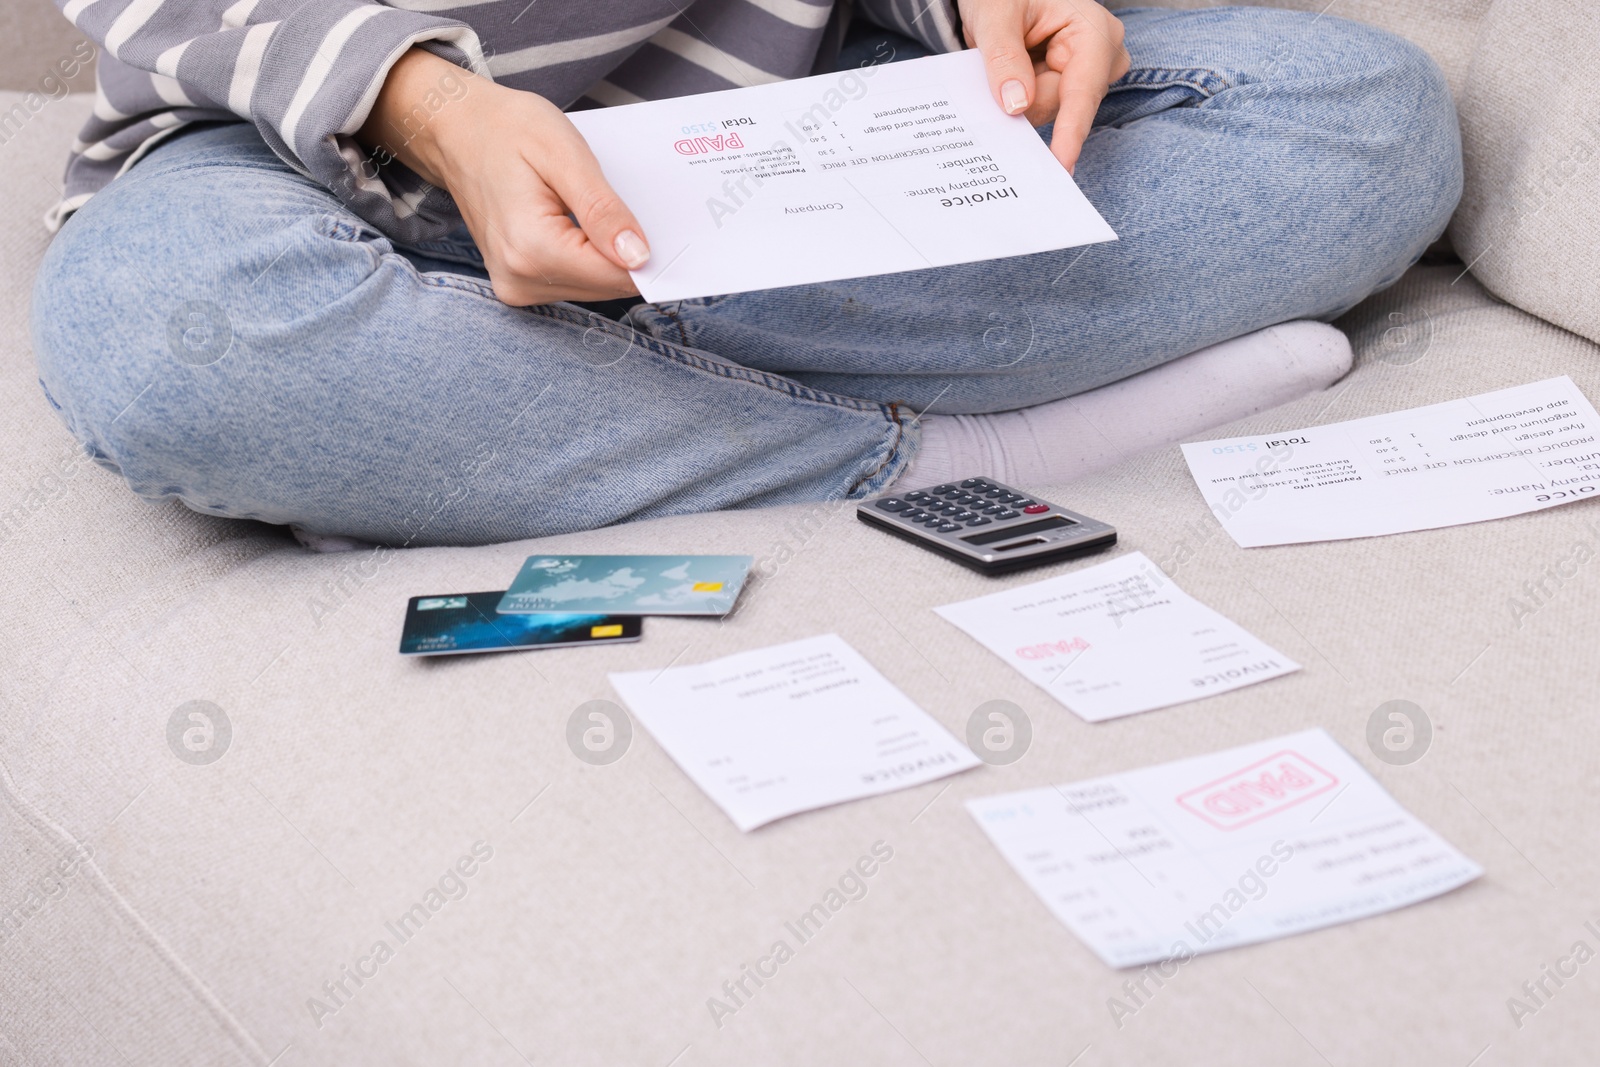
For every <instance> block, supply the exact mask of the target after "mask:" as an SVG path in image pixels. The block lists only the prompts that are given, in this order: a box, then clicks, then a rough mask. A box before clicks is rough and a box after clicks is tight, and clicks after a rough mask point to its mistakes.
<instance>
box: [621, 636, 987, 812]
mask: <svg viewBox="0 0 1600 1067" xmlns="http://www.w3.org/2000/svg"><path fill="white" fill-rule="evenodd" d="M611 684H612V686H613V687H615V689H616V690H617V692H618V693H619V694H621V696H622V699H623V700H624V701H625V702H626V703H627V705H628V710H629V711H631V712H632V713H633V714H634V715H635V716H636V717H637V718H638V720H639V721H640V722H641V723H643V724H644V727H645V729H647V730H649V731H650V735H651V736H652V737H654V738H655V739H656V741H657V742H658V743H660V745H661V747H662V748H664V749H666V751H667V754H668V755H669V756H671V757H672V758H673V760H674V761H675V762H676V763H677V764H678V766H679V767H681V768H683V771H684V773H685V774H687V775H688V776H689V777H690V778H692V779H693V780H694V783H695V784H696V785H698V786H699V787H700V788H701V789H703V790H705V792H706V794H707V795H708V796H710V797H711V799H712V800H714V801H716V803H717V806H718V807H720V808H721V809H722V810H723V811H725V812H727V813H728V817H729V818H731V819H732V820H733V822H734V825H736V826H738V827H739V829H740V830H753V829H755V828H756V827H758V826H762V825H764V824H766V823H769V822H772V821H773V820H774V819H781V818H783V817H784V816H785V815H793V814H795V813H797V812H802V811H810V810H812V809H814V808H822V807H827V806H828V805H830V804H838V803H840V802H841V801H846V800H856V799H859V798H861V797H870V796H877V795H879V794H880V793H891V792H894V791H895V790H897V789H905V788H906V787H908V786H913V785H921V784H923V783H924V782H931V781H934V780H935V779H938V778H943V777H945V776H946V775H949V774H954V773H956V772H957V771H963V770H966V769H967V768H968V767H975V766H977V765H978V762H979V761H978V758H977V757H976V756H974V755H973V754H972V752H971V751H970V750H969V749H968V748H967V747H966V746H965V745H963V744H961V742H959V741H957V740H956V739H955V738H954V737H953V736H951V734H950V732H949V731H948V730H946V729H945V728H944V727H943V726H940V725H939V723H938V722H936V721H935V720H934V719H933V718H932V717H931V716H929V715H928V713H927V712H925V711H923V710H922V709H921V708H919V707H917V706H916V705H915V704H913V703H912V702H911V700H910V698H908V697H907V696H906V695H905V694H904V693H902V692H900V690H898V689H896V688H895V687H894V686H893V685H892V684H891V683H890V682H889V680H888V679H887V678H885V677H884V676H883V675H881V674H879V673H878V672H877V670H876V669H874V668H873V666H872V664H870V663H868V662H867V661H866V660H865V659H863V658H862V657H861V655H860V654H859V653H857V652H856V650H855V649H853V648H851V647H850V646H849V645H847V644H845V642H844V641H843V639H841V638H840V637H838V636H837V635H836V634H827V635H824V636H822V637H812V638H808V639H806V640H804V641H794V642H791V643H789V644H786V645H776V646H774V647H772V648H763V649H757V650H756V651H753V652H741V653H739V654H738V655H734V656H727V657H725V658H723V659H718V660H712V661H711V662H710V663H702V664H699V665H698V666H693V667H670V668H668V669H666V670H662V671H633V672H629V673H626V674H613V675H611Z"/></svg>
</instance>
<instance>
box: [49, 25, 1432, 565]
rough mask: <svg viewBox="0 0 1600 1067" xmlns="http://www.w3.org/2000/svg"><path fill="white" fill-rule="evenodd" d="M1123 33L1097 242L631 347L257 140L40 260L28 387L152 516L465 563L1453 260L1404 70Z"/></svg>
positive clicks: (858, 461)
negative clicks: (496, 279) (481, 553)
mask: <svg viewBox="0 0 1600 1067" xmlns="http://www.w3.org/2000/svg"><path fill="white" fill-rule="evenodd" d="M1124 20H1125V22H1126V24H1127V47H1128V50H1129V52H1130V53H1131V55H1132V60H1133V69H1132V70H1131V71H1130V72H1129V73H1128V75H1127V76H1126V77H1125V78H1123V79H1122V80H1121V81H1119V82H1118V83H1117V84H1116V85H1115V86H1114V87H1113V89H1112V91H1111V93H1110V94H1109V95H1108V96H1107V98H1106V100H1105V103H1104V105H1103V106H1102V107H1101V109H1100V114H1099V116H1098V122H1097V127H1096V129H1095V130H1094V132H1093V134H1092V135H1091V136H1090V139H1089V142H1088V145H1087V146H1086V148H1085V149H1084V152H1083V156H1082V160H1081V162H1080V164H1079V166H1078V172H1077V180H1078V182H1079V184H1080V185H1081V186H1082V187H1083V189H1084V192H1085V193H1086V194H1087V195H1088V197H1089V199H1090V201H1091V202H1093V203H1094V204H1095V205H1096V206H1097V207H1098V208H1099V209H1100V211H1101V212H1102V213H1103V214H1104V215H1105V216H1106V218H1107V220H1108V221H1109V222H1110V223H1111V225H1112V227H1113V228H1114V229H1115V230H1116V231H1117V233H1118V234H1119V235H1120V237H1121V239H1120V240H1119V241H1117V242H1115V243H1110V244H1102V245H1094V246H1091V247H1089V248H1083V249H1068V250H1065V251H1062V252H1053V253H1046V254H1041V255H1034V256H1025V257H1019V258H1015V259H1009V260H999V261H989V262H983V263H973V264H968V265H964V266H957V267H941V268H938V269H933V270H925V271H918V272H914V273H909V274H895V275H891V276H885V277H871V278H859V279H855V280H851V281H842V282H831V283H828V284H824V285H810V286H801V287H796V288H788V289H777V290H769V291H765V292H756V293H743V294H736V295H732V296H719V297H711V298H707V299H700V300H683V301H675V302H671V303H665V304H639V305H637V306H635V307H633V308H631V309H630V310H629V311H628V312H627V314H626V315H625V316H624V317H623V318H622V320H621V321H616V320H613V319H611V318H608V317H607V316H605V315H603V314H600V313H599V312H597V311H595V310H592V309H585V308H582V307H578V306H575V305H572V304H552V305H548V306H542V307H531V308H511V307H506V306H505V305H503V304H501V303H499V302H498V301H497V300H495V298H494V296H493V294H492V292H491V290H490V287H489V285H488V284H487V281H486V275H485V274H484V272H483V269H482V260H481V258H480V257H479V255H478V252H477V250H476V249H475V248H474V247H473V245H472V243H471V241H470V239H469V238H467V237H466V236H464V235H463V236H461V237H459V238H457V239H452V240H444V241H439V242H436V243H430V244H428V245H425V246H421V247H415V248H397V247H396V246H395V245H394V244H392V243H391V242H390V241H389V240H388V239H387V238H385V237H384V236H382V235H381V234H379V233H376V232H374V231H373V230H372V229H371V227H369V226H367V225H366V224H365V223H363V222H362V221H361V220H360V219H359V218H357V217H356V216H354V215H352V214H351V213H350V212H349V211H347V210H346V209H345V208H344V207H343V206H342V205H341V203H340V201H339V200H338V199H337V198H336V197H335V196H334V195H333V194H332V193H330V192H329V191H328V190H326V189H324V188H323V187H321V186H319V185H317V184H315V183H313V182H311V181H308V180H307V179H306V178H304V177H302V176H301V175H299V174H297V173H296V172H295V171H294V170H293V169H291V168H290V167H288V166H287V165H285V164H284V163H283V162H282V161H281V160H279V159H278V158H277V157H276V156H275V155H274V154H273V153H272V152H271V151H270V150H269V149H268V148H267V146H266V145H265V144H264V143H263V142H262V141H261V140H260V139H259V138H258V137H257V136H256V134H255V132H254V130H253V129H252V128H251V127H250V126H248V125H244V124H240V125H228V126H218V127H210V128H205V129H200V130H197V131H194V132H191V133H188V134H186V135H184V136H180V137H178V138H176V139H174V140H172V141H170V142H168V143H166V144H165V145H163V146H161V147H159V148H158V149H156V150H155V151H153V152H152V153H151V154H150V155H149V156H147V157H146V158H145V159H144V160H143V161H141V162H140V163H138V164H137V165H136V166H135V167H134V168H133V169H132V170H130V171H129V172H128V173H127V174H126V175H124V176H123V177H121V178H119V179H117V181H116V182H115V183H114V184H113V185H111V186H110V187H109V188H108V189H106V190H105V191H103V192H101V193H100V194H99V195H97V196H96V197H95V198H94V199H93V200H91V201H90V202H89V203H88V204H87V205H86V206H85V207H84V208H83V209H82V210H81V211H80V212H78V214H77V215H76V216H75V217H73V218H72V220H71V221H70V222H68V224H67V225H66V227H65V228H64V230H63V231H62V232H61V233H60V234H59V235H58V236H57V238H56V239H55V241H54V243H53V244H52V246H51V248H50V251H49V254H48V256H47V257H46V259H45V262H44V265H43V267H42V269H41V271H40V273H39V277H38V281H37V285H36V288H35V291H34V307H33V332H34V348H35V351H36V353H37V354H38V361H39V375H40V380H41V383H42V384H43V386H44V388H45V391H46V394H47V396H48V397H49V399H50V402H51V403H52V404H53V405H55V407H56V408H57V409H58V411H59V412H60V415H61V417H62V418H63V420H64V421H65V422H66V424H67V425H68V427H69V428H70V429H71V430H72V432H73V433H74V434H75V435H77V437H78V438H79V439H80V440H82V441H83V442H84V444H85V445H86V446H87V447H88V448H89V449H90V451H91V452H92V454H93V455H94V456H95V457H96V458H97V459H99V460H100V461H101V462H102V463H104V464H105V465H107V466H109V467H112V468H114V469H115V470H117V471H119V472H120V473H121V475H122V476H123V477H124V478H125V479H126V480H127V482H128V484H129V486H131V487H132V489H133V490H134V491H135V492H137V493H140V494H142V495H144V496H147V497H151V498H163V497H176V498H178V499H181V500H182V501H183V502H184V503H185V504H187V505H188V506H189V507H191V508H193V509H195V510H196V511H201V512H206V513H209V514H214V515H225V516H233V517H238V518H251V519H259V520H264V521H266V522H271V523H298V524H300V525H302V526H305V527H307V528H309V529H310V530H312V531H315V532H318V533H324V534H342V535H346V536H351V537H357V538H362V539H365V540H369V541H377V542H384V543H388V544H395V545H431V544H480V543H486V542H494V541H504V540H511V539H516V538H523V537H532V536H539V535H546V534H555V533H563V532H569V531H574V530H582V529H589V528H593V527H596V526H601V525H604V524H608V523H614V522H619V521H623V520H629V519H638V518H645V517H650V516H658V515H666V514H674V513H683V512H698V511H711V510H715V509H720V508H730V507H750V506H759V505H770V504H781V503H788V502H796V501H809V500H818V499H825V498H839V497H844V496H860V495H865V494H869V493H872V492H874V491H877V490H880V489H882V488H883V487H885V486H887V485H888V484H889V483H890V482H891V481H892V480H893V479H894V478H895V477H896V476H897V475H898V474H899V473H900V471H901V470H902V469H903V467H904V465H905V464H906V462H907V461H908V459H909V458H910V456H911V455H912V453H913V452H914V450H915V448H916V446H917V440H918V436H917V435H918V427H917V425H916V423H915V415H914V414H913V413H914V412H922V411H935V412H987V411H1000V410H1005V409H1010V408H1017V407H1021V406H1025V405H1030V404H1036V403H1040V402H1042V401H1047V400H1053V399H1056V398H1059V397H1064V396H1068V395H1071V394H1073V393H1077V392H1081V391H1083V390H1087V389H1093V388H1095V387H1096V386H1099V385H1104V384H1106V383H1108V382H1111V381H1115V380H1117V379H1120V378H1124V377H1126V376H1128V375H1130V374H1134V373H1136V372H1138V371H1141V370H1145V369H1146V368H1149V367H1153V366H1155V365H1157V364H1160V363H1162V362H1164V361H1166V360H1170V359H1173V358H1175V357H1177V356H1180V355H1183V354H1185V353H1187V352H1191V351H1194V350H1195V349H1198V348H1201V347H1204V346H1206V345H1209V344H1213V343H1215V342H1218V341H1222V340H1225V339H1227V338H1229V337H1234V336H1238V335H1240V334H1243V333H1247V332H1249V331H1253V330H1256V329H1260V328H1262V327H1265V326H1268V325H1271V324H1273V323H1277V322H1282V321H1285V320H1288V319H1298V318H1323V319H1326V318H1331V317H1333V316H1335V315H1337V314H1339V313H1340V312H1342V311H1343V310H1345V309H1347V308H1349V307H1351V306H1352V305H1354V304H1355V303H1357V302H1358V301H1360V300H1361V299H1362V298H1363V297H1365V296H1367V295H1368V294H1369V293H1372V292H1373V291H1375V290H1377V289H1379V288H1382V287H1383V286H1386V285H1388V284H1390V283H1392V282H1393V281H1395V280H1396V279H1397V278H1398V277H1399V276H1400V275H1401V273H1402V272H1403V271H1404V270H1405V269H1406V268H1407V267H1408V266H1409V265H1410V264H1411V263H1413V262H1414V261H1415V260H1416V259H1417V258H1418V256H1420V255H1421V253H1422V252H1423V250H1424V249H1425V248H1426V247H1427V246H1428V245H1429V243H1431V242H1432V241H1433V240H1434V239H1436V238H1437V237H1438V236H1439V234H1440V233H1441V232H1442V231H1443V230H1444V227H1445V224H1446V222H1447V220H1448V219H1449V217H1450V214H1451V212H1452V210H1453V208H1454V206H1455V203H1456V199H1457V197H1458V196H1459V193H1460V188H1461V164H1460V145H1459V138H1458V134H1457V128H1456V121H1455V113H1454V109H1453V107H1452V104H1451V100H1450V96H1449V93H1448V91H1447V89H1446V87H1445V83H1444V79H1443V78H1442V76H1441V75H1440V73H1439V71H1438V69H1437V68H1436V67H1435V66H1434V64H1433V63H1432V62H1431V61H1430V60H1429V59H1428V58H1427V57H1426V56H1425V55H1424V54H1423V53H1422V52H1421V51H1420V50H1419V49H1417V48H1416V47H1415V46H1413V45H1411V44H1408V43H1406V42H1405V41H1402V40H1401V39H1399V38H1397V37H1394V36H1391V35H1389V34H1387V33H1384V32H1382V31H1379V30H1376V29H1373V28H1371V27H1367V26H1363V25H1360V24H1357V23H1353V22H1347V21H1343V20H1341V19H1337V18H1329V17H1323V18H1318V17H1314V16H1312V15H1309V14H1303V13H1296V12H1284V11H1274V10H1270V9H1261V8H1217V9H1209V10H1203V11H1192V12H1184V11H1167V10H1156V9H1141V10H1137V11H1132V12H1127V13H1125V14H1124ZM1042 132H1043V133H1044V135H1045V136H1048V130H1046V131H1042Z"/></svg>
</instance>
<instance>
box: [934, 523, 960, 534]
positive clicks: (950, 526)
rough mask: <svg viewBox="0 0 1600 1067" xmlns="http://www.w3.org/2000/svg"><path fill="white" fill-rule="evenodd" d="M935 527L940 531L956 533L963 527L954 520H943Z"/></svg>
mask: <svg viewBox="0 0 1600 1067" xmlns="http://www.w3.org/2000/svg"><path fill="white" fill-rule="evenodd" d="M934 529H935V530H937V531H938V532H939V533H955V532H956V531H957V530H959V529H961V527H959V526H957V525H956V524H955V523H953V522H941V523H940V524H939V525H938V526H936V527H934Z"/></svg>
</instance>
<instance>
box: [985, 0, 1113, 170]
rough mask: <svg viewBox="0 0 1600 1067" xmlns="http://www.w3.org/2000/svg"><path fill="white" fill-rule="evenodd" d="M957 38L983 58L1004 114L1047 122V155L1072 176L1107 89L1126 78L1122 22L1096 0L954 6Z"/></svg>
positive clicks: (1002, 0)
mask: <svg viewBox="0 0 1600 1067" xmlns="http://www.w3.org/2000/svg"><path fill="white" fill-rule="evenodd" d="M957 6H958V7H959V8H960V10H961V25H962V32H963V34H964V35H965V37H966V39H967V45H968V47H970V48H976V49H977V50H978V51H980V52H982V53H983V65H984V67H985V68H986V69H987V70H988V72H989V89H990V91H991V92H993V93H994V98H995V100H996V101H997V102H998V103H999V104H1000V106H1001V107H1002V108H1004V109H1005V111H1006V113H1007V114H1011V115H1019V114H1026V115H1027V116H1028V121H1029V122H1032V123H1033V124H1034V125H1035V126H1043V125H1044V124H1045V123H1047V122H1050V121H1051V120H1052V119H1053V120H1054V121H1055V124H1056V128H1055V132H1054V133H1053V134H1052V136H1051V139H1050V151H1052V152H1054V153H1055V156H1056V158H1057V159H1059V160H1061V164H1062V166H1064V167H1066V168H1067V170H1068V171H1071V170H1072V169H1073V168H1074V167H1075V166H1077V163H1078V153H1079V152H1080V151H1081V150H1082V149H1083V142H1084V139H1085V138H1086V137H1088V136H1089V129H1090V127H1091V126H1093V125H1094V115H1095V112H1096V111H1098V110H1099V108H1100V101H1101V100H1103V99H1104V98H1105V95H1106V88H1107V87H1108V86H1109V85H1110V84H1111V83H1112V82H1114V81H1116V80H1117V79H1118V78H1120V77H1122V76H1123V75H1124V74H1126V73H1128V66H1129V61H1128V52H1127V50H1126V49H1125V48H1123V47H1122V22H1121V20H1120V19H1118V18H1117V17H1116V16H1115V15H1113V14H1112V13H1111V12H1109V11H1107V10H1106V9H1105V8H1103V7H1101V6H1100V5H1099V4H1098V3H1095V0H957Z"/></svg>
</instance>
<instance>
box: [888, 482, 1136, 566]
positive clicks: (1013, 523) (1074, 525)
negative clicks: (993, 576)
mask: <svg viewBox="0 0 1600 1067" xmlns="http://www.w3.org/2000/svg"><path fill="white" fill-rule="evenodd" d="M858 510H859V511H860V513H861V515H862V517H863V518H867V517H868V512H870V513H871V514H872V516H874V519H873V521H875V522H876V523H877V524H878V525H887V526H889V527H890V528H891V529H893V528H895V527H899V528H900V529H901V530H902V531H904V533H903V534H902V536H905V537H909V538H910V539H911V540H915V541H921V542H922V543H924V544H925V545H927V546H928V547H930V548H936V549H937V550H938V551H940V552H943V553H944V554H946V555H950V556H953V557H955V558H956V559H959V560H961V561H963V562H966V563H968V565H970V566H973V567H976V568H978V569H980V570H988V571H1000V570H1006V569H1016V567H1017V566H1026V565H1030V563H1029V562H1028V561H1030V560H1034V559H1036V558H1037V560H1038V561H1039V562H1048V561H1049V560H1050V559H1059V558H1061V557H1062V556H1063V555H1065V554H1071V553H1075V552H1078V551H1084V550H1088V549H1091V548H1094V547H1098V546H1101V545H1105V544H1110V543H1112V542H1114V541H1115V540H1116V531H1115V530H1114V529H1112V528H1111V527H1110V526H1107V525H1106V524H1105V523H1103V522H1097V521H1096V520H1094V519H1091V518H1088V517H1087V516H1084V515H1079V514H1076V513H1075V512H1071V511H1068V510H1066V509H1065V508H1062V507H1059V506H1057V505H1054V504H1050V503H1048V502H1047V501H1043V500H1038V499H1036V498H1034V497H1031V496H1028V495H1027V494H1026V493H1019V492H1017V491H1016V490H1015V489H1013V488H1011V487H1010V486H1008V485H1002V484H1000V483H999V482H996V481H994V480H993V479H990V478H964V479H962V480H961V481H959V482H947V483H944V484H941V485H933V486H929V487H927V488H926V489H914V490H910V491H908V492H904V493H899V494H896V495H894V496H886V497H882V498H880V499H878V500H873V501H865V502H863V503H861V504H860V505H859V506H858ZM1008 527H1014V528H1015V529H1016V530H1017V533H1016V534H1015V536H1012V535H1009V534H1008V533H1007V528H1008Z"/></svg>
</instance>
